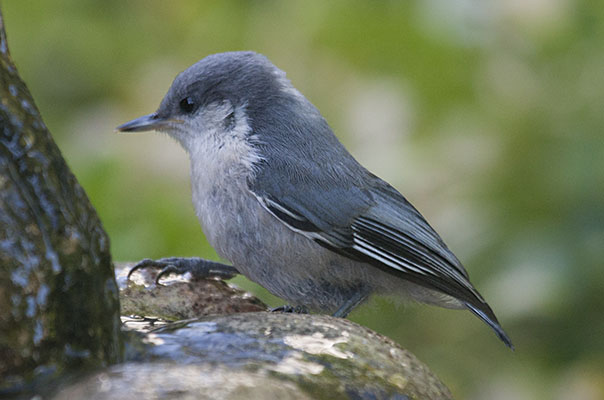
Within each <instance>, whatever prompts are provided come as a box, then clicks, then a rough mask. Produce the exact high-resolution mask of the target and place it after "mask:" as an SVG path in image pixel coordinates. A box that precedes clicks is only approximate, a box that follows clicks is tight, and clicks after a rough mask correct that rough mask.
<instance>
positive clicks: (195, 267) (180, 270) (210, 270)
mask: <svg viewBox="0 0 604 400" xmlns="http://www.w3.org/2000/svg"><path fill="white" fill-rule="evenodd" d="M143 268H161V271H160V272H159V274H157V277H156V278H155V283H156V284H159V280H160V279H161V278H162V277H163V276H164V275H168V274H184V273H186V272H189V273H190V274H191V275H192V276H193V277H195V278H200V279H204V278H208V277H211V276H215V277H218V278H221V279H231V278H232V277H234V276H235V275H237V274H238V273H239V271H237V269H236V268H235V267H233V266H231V265H226V264H221V263H217V262H214V261H210V260H204V259H203V258H197V257H192V258H183V257H168V258H160V259H159V260H151V259H149V258H146V259H144V260H142V261H140V262H138V263H137V264H136V265H135V266H133V267H132V268H131V269H130V271H129V272H128V279H130V275H132V273H133V272H134V271H136V270H139V269H143Z"/></svg>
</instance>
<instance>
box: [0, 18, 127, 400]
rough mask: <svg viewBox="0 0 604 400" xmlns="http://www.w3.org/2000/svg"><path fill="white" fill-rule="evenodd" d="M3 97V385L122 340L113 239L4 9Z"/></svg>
mask: <svg viewBox="0 0 604 400" xmlns="http://www.w3.org/2000/svg"><path fill="white" fill-rule="evenodd" d="M0 96H1V99H2V101H1V103H0V310H1V312H0V393H2V390H8V389H9V388H11V387H12V388H16V387H19V386H20V385H23V384H24V383H25V382H28V381H30V380H31V379H32V378H34V377H36V376H37V375H46V376H48V377H52V376H55V375H56V373H58V372H61V371H63V370H65V369H66V368H69V367H74V366H82V365H106V364H109V363H114V362H116V361H118V360H119V359H120V357H121V356H120V354H121V352H122V351H121V348H122V345H121V339H120V335H119V328H120V321H119V301H118V292H117V286H116V282H115V277H114V272H113V266H112V264H111V256H110V253H109V239H108V237H107V235H106V233H105V231H104V230H103V227H102V226H101V222H100V220H99V218H98V216H97V214H96V212H95V210H94V208H93V207H92V205H91V204H90V202H89V200H88V198H87V197H86V194H85V193H84V191H83V189H82V188H81V187H80V185H79V184H78V182H77V181H76V179H75V177H74V176H73V174H72V173H71V172H70V170H69V168H68V167H67V165H66V163H65V160H64V159H63V157H62V156H61V153H60V151H59V149H58V148H57V146H56V144H55V143H54V141H53V140H52V137H51V135H50V132H49V131H48V129H47V128H46V126H45V125H44V122H43V121H42V118H41V116H40V114H39V112H38V109H37V108H36V106H35V104H34V101H33V99H32V97H31V94H30V93H29V90H28V89H27V87H26V86H25V84H24V82H23V81H22V80H21V79H20V77H19V75H18V72H17V70H16V68H15V65H14V64H13V62H12V59H11V57H10V54H9V51H8V44H7V41H6V33H5V30H4V21H3V18H2V15H1V14H0ZM34 371H35V372H34ZM34 375H36V376H34Z"/></svg>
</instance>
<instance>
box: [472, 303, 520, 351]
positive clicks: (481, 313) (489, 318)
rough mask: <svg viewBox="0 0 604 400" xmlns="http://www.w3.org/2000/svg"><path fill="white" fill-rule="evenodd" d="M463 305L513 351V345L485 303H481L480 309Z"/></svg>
mask: <svg viewBox="0 0 604 400" xmlns="http://www.w3.org/2000/svg"><path fill="white" fill-rule="evenodd" d="M465 305H466V307H467V308H468V310H470V311H472V312H473V313H474V315H476V316H477V317H478V318H480V319H481V320H483V321H484V322H486V323H487V324H488V325H489V326H490V327H491V328H492V329H493V330H494V331H495V334H496V335H497V337H498V338H499V339H501V341H502V342H503V343H505V345H506V346H508V347H509V348H510V349H512V350H514V345H513V344H512V341H511V339H510V338H509V336H508V335H507V334H506V333H505V332H504V330H503V328H502V327H501V325H500V324H499V321H497V317H495V313H493V310H491V307H489V305H488V304H487V303H482V304H481V307H480V308H478V307H476V306H475V305H473V304H470V303H468V302H465Z"/></svg>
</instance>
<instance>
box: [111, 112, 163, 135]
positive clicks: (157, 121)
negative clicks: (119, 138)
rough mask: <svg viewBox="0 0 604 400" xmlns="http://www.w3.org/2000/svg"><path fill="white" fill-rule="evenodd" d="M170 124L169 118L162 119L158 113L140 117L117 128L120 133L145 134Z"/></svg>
mask: <svg viewBox="0 0 604 400" xmlns="http://www.w3.org/2000/svg"><path fill="white" fill-rule="evenodd" d="M168 122H170V120H169V119H167V118H162V117H160V116H159V115H157V113H153V114H148V115H143V116H142V117H138V118H136V119H133V120H132V121H128V122H126V123H125V124H122V125H120V126H118V127H117V128H115V130H116V131H118V132H143V131H152V130H158V129H160V128H162V127H163V126H165V125H166V124H167V123H168Z"/></svg>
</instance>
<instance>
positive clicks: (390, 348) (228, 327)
mask: <svg viewBox="0 0 604 400" xmlns="http://www.w3.org/2000/svg"><path fill="white" fill-rule="evenodd" d="M142 340H143V342H144V343H146V344H147V345H148V347H147V350H146V352H144V356H142V358H141V359H140V360H139V361H137V362H127V363H125V364H121V365H115V366H112V367H110V368H108V369H106V370H104V371H101V372H98V373H96V374H93V375H90V376H88V377H86V378H85V379H83V380H81V381H79V382H78V383H76V384H74V385H71V386H68V387H65V388H63V389H62V390H60V391H59V392H58V393H57V394H56V396H55V398H56V399H69V398H89V399H130V398H145V399H162V398H179V399H189V398H191V399H193V398H196V399H250V398H252V399H256V398H259V399H450V398H451V394H450V393H449V391H448V389H447V388H446V387H445V386H444V385H443V384H442V383H441V382H440V381H439V380H438V378H436V377H435V376H434V375H433V374H432V373H431V372H430V371H429V369H428V368H427V367H426V366H425V365H424V364H423V363H421V362H420V361H419V360H418V359H417V358H416V357H415V356H413V355H412V354H411V353H409V352H408V351H406V350H403V349H401V348H400V347H399V346H398V345H397V344H396V343H394V342H392V341H391V340H389V339H387V338H385V337H383V336H381V335H378V334H376V333H375V332H373V331H371V330H369V329H367V328H364V327H362V326H359V325H357V324H355V323H353V322H350V321H348V320H345V319H341V318H333V317H329V316H321V315H308V314H284V313H268V312H254V313H242V314H231V315H219V316H206V317H202V318H199V319H194V320H188V321H181V322H177V323H174V324H169V325H166V326H164V327H161V328H158V329H156V330H153V331H151V332H149V333H147V334H145V335H144V336H143V339H142Z"/></svg>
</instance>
